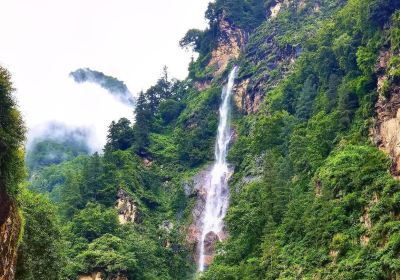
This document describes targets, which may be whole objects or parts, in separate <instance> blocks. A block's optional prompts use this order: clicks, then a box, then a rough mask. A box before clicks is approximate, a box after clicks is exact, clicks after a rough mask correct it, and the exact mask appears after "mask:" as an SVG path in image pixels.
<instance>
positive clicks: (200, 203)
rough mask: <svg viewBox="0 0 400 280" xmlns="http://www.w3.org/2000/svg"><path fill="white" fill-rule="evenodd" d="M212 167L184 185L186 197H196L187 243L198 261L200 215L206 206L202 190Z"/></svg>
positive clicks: (204, 194)
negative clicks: (191, 247)
mask: <svg viewBox="0 0 400 280" xmlns="http://www.w3.org/2000/svg"><path fill="white" fill-rule="evenodd" d="M211 169H212V165H210V166H208V167H207V168H205V169H204V170H202V171H200V172H199V173H198V174H196V175H195V176H194V177H193V178H192V179H191V181H190V182H187V183H185V193H186V194H187V195H188V196H195V197H196V204H195V206H194V208H193V210H192V224H191V225H190V226H189V229H188V237H187V241H188V242H189V244H191V245H192V246H193V249H194V251H195V252H196V253H195V256H194V258H195V260H197V259H198V255H197V245H198V243H199V240H200V238H201V229H202V227H203V225H202V223H201V215H202V214H203V211H204V208H205V205H206V195H207V193H206V192H205V190H204V186H205V184H207V183H209V182H210V179H211V178H210V172H211Z"/></svg>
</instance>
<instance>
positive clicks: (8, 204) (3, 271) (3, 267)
mask: <svg viewBox="0 0 400 280" xmlns="http://www.w3.org/2000/svg"><path fill="white" fill-rule="evenodd" d="M0 212H1V216H0V218H1V220H0V280H12V279H14V274H15V265H16V262H17V245H18V238H19V234H20V230H21V218H20V217H19V214H18V209H17V207H16V205H15V203H13V202H12V201H11V200H9V198H8V196H7V194H6V193H5V191H0Z"/></svg>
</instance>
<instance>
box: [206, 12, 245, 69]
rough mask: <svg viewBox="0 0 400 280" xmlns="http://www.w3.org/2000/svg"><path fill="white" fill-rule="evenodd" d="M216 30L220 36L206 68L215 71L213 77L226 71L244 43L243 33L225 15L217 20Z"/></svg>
mask: <svg viewBox="0 0 400 280" xmlns="http://www.w3.org/2000/svg"><path fill="white" fill-rule="evenodd" d="M218 30H219V32H220V34H221V35H220V36H219V38H218V41H217V47H216V48H215V49H214V50H213V51H212V53H211V60H210V62H209V63H208V66H207V67H211V68H214V69H215V72H214V77H216V76H219V75H220V74H221V73H222V72H224V71H225V70H226V67H227V66H228V63H229V61H230V60H232V59H237V58H239V55H240V52H241V48H242V46H243V45H244V43H245V36H244V33H243V32H242V31H241V30H240V29H239V28H237V27H236V26H235V25H233V24H231V23H230V22H229V21H228V20H227V18H226V16H225V13H222V14H221V16H220V18H219V20H218Z"/></svg>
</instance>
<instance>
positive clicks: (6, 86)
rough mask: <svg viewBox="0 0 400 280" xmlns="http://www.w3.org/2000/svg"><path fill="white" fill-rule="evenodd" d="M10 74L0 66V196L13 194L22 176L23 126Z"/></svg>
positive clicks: (16, 191)
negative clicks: (13, 94) (13, 93)
mask: <svg viewBox="0 0 400 280" xmlns="http://www.w3.org/2000/svg"><path fill="white" fill-rule="evenodd" d="M10 79H11V77H10V74H9V73H8V72H7V70H5V69H4V68H1V67H0V196H4V195H5V193H4V191H6V192H7V193H8V194H9V195H11V196H15V195H16V194H17V193H18V186H19V183H20V182H21V180H22V179H23V178H24V175H25V171H24V167H23V166H24V165H23V157H24V154H23V150H22V144H23V141H24V140H25V128H24V126H23V123H22V119H21V116H20V114H19V112H18V109H17V107H16V103H15V100H14V98H13V96H12V92H13V88H12V84H11V81H10Z"/></svg>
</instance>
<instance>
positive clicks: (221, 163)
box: [199, 66, 237, 271]
mask: <svg viewBox="0 0 400 280" xmlns="http://www.w3.org/2000/svg"><path fill="white" fill-rule="evenodd" d="M236 73H237V67H236V66H235V67H234V68H233V69H232V71H231V72H230V74H229V79H228V84H227V85H226V86H225V87H224V88H223V90H222V95H221V98H222V103H221V105H220V107H219V124H218V134H217V141H216V143H215V151H214V154H215V162H214V165H213V168H212V170H211V176H210V177H211V179H210V184H208V185H207V186H205V187H206V192H207V195H206V205H205V210H204V213H203V217H202V224H203V227H202V233H201V239H200V250H199V271H204V268H205V263H206V255H205V245H206V244H205V241H206V238H207V235H210V234H211V235H214V236H217V237H218V239H219V240H221V239H222V238H223V235H224V232H223V227H224V221H223V219H224V217H225V214H226V210H227V208H228V203H229V188H228V179H229V168H228V164H227V162H226V156H227V152H228V145H229V142H230V140H231V128H230V108H231V106H230V99H231V96H232V91H233V86H234V82H235V77H236Z"/></svg>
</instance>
